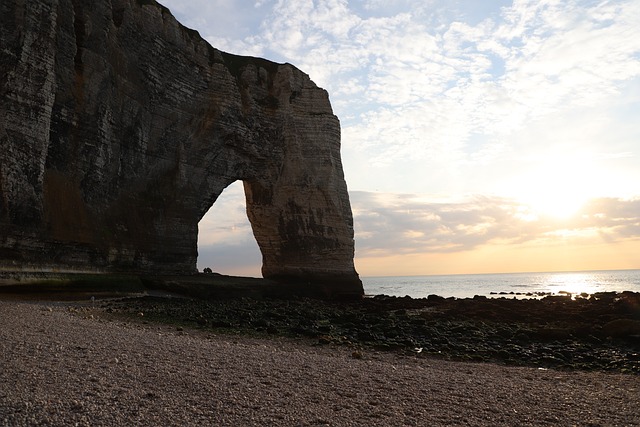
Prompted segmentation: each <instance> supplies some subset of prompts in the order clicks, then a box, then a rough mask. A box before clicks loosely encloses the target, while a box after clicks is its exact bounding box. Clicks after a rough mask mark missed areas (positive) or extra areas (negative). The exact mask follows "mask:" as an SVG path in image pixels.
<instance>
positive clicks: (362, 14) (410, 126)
mask: <svg viewBox="0 0 640 427" xmlns="http://www.w3.org/2000/svg"><path fill="white" fill-rule="evenodd" d="M160 2H161V3H162V4H163V5H165V6H167V7H168V8H169V9H170V10H171V11H172V13H173V14H174V16H176V18H177V19H178V20H179V21H180V22H181V23H182V24H184V25H185V26H187V27H189V28H192V29H195V30H197V31H198V32H199V33H200V35H201V36H202V37H203V38H205V39H206V40H207V41H208V42H209V43H211V45H213V46H214V47H216V48H218V49H221V50H223V51H227V52H231V53H235V54H240V55H250V56H259V57H263V58H267V59H269V60H272V61H275V62H280V63H284V62H288V63H291V64H293V65H295V66H296V67H298V68H300V69H301V70H303V71H304V72H305V73H307V74H309V76H310V77H311V79H312V80H313V81H314V82H315V83H316V84H317V85H318V86H320V87H323V88H325V89H326V90H327V91H328V92H329V96H330V100H331V104H332V106H333V110H334V113H335V114H336V115H337V116H338V118H339V119H340V122H341V129H342V158H343V166H344V172H345V177H346V180H347V185H348V188H349V193H350V199H351V205H352V209H353V214H354V227H355V243H356V259H355V262H356V269H357V270H358V272H359V273H360V275H361V276H397V275H422V274H463V273H464V274H469V273H496V272H517V271H523V272H529V271H575V270H597V269H627V268H632V269H633V268H640V1H639V0H619V1H590V0H537V1H529V0H513V1H506V0H494V1H490V2H487V1H478V0H359V1H356V0H255V1H250V0H246V1H238V0H189V1H184V0H161V1H160ZM244 203H245V202H244V195H243V190H242V186H241V185H240V183H234V184H232V185H231V186H230V187H228V188H227V189H226V190H225V191H224V192H223V194H222V195H221V197H220V198H219V199H218V201H217V202H216V203H215V205H214V206H213V207H212V208H211V209H210V211H209V212H208V213H207V215H206V216H205V217H204V218H203V220H202V221H201V222H200V224H199V226H200V234H199V259H198V266H199V268H200V269H202V268H204V267H210V268H212V269H213V270H214V271H218V272H221V273H224V274H239V275H250V276H260V265H261V255H260V252H259V250H258V247H257V245H256V243H255V239H254V238H253V235H252V233H251V228H250V225H249V223H248V220H247V218H246V213H245V204H244Z"/></svg>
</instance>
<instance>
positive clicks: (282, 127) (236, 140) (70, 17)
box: [0, 0, 362, 295]
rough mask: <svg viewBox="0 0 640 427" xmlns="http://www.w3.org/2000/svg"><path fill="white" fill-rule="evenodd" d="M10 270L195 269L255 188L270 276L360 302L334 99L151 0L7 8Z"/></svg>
mask: <svg viewBox="0 0 640 427" xmlns="http://www.w3.org/2000/svg"><path fill="white" fill-rule="evenodd" d="M0 100H1V103H0V147H1V150H0V270H2V269H4V270H28V269H37V270H43V271H47V270H58V271H61V270H72V271H87V270H89V271H100V272H102V271H104V272H109V271H131V272H142V273H149V272H153V273H157V274H175V273H178V274H185V273H193V272H195V271H196V267H195V266H196V258H197V235H198V222H199V220H200V219H201V218H202V216H203V215H204V214H205V213H206V212H207V210H208V209H209V208H210V207H211V205H212V204H213V203H214V202H215V201H216V199H217V197H218V196H219V195H220V193H221V192H222V190H223V189H224V188H225V187H226V186H228V185H229V184H230V183H232V182H234V181H236V180H242V182H243V184H244V189H245V194H246V201H247V214H248V217H249V220H250V222H251V225H252V227H253V232H254V235H255V238H256V240H257V242H258V245H259V247H260V249H261V251H262V254H263V275H264V276H265V277H267V278H275V279H281V280H288V281H291V280H293V281H297V282H300V283H304V284H305V286H312V287H313V286H319V287H321V288H322V290H323V291H324V292H326V293H328V294H332V295H333V294H354V295H356V294H357V295H359V294H362V284H361V282H360V280H359V278H358V275H357V273H356V271H355V269H354V265H353V256H354V242H353V220H352V214H351V207H350V204H349V198H348V194H347V188H346V183H345V180H344V175H343V171H342V163H341V159H340V124H339V121H338V119H337V117H336V116H335V115H334V114H333V112H332V109H331V105H330V103H329V98H328V94H327V92H326V91H325V90H323V89H321V88H319V87H317V86H316V85H315V84H314V83H313V82H312V81H311V80H310V78H309V76H308V75H306V74H305V73H303V72H302V71H300V70H298V69H297V68H295V67H294V66H292V65H290V64H277V63H274V62H270V61H267V60H265V59H260V58H252V57H242V56H236V55H231V54H228V53H224V52H222V51H219V50H217V49H215V48H213V47H211V46H210V45H209V44H208V43H207V42H206V41H204V40H203V39H202V38H201V37H200V35H199V34H198V33H197V32H196V31H193V30H190V29H187V28H185V27H184V26H182V25H181V24H179V23H178V22H177V21H176V19H175V18H174V17H173V16H172V15H171V13H170V12H169V10H168V9H166V8H164V7H163V6H161V5H159V4H158V3H156V2H155V1H152V0H37V1H34V0H3V1H2V2H1V3H0Z"/></svg>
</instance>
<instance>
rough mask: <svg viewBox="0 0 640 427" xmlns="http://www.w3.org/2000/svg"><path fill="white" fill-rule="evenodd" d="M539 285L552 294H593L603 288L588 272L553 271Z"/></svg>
mask: <svg viewBox="0 0 640 427" xmlns="http://www.w3.org/2000/svg"><path fill="white" fill-rule="evenodd" d="M541 285H543V286H544V287H545V288H546V289H545V291H546V292H550V293H552V294H571V295H580V294H582V293H587V294H593V293H596V292H600V291H602V290H603V287H602V284H601V283H599V282H598V281H597V279H596V277H595V276H594V275H593V274H590V273H554V274H552V275H550V276H548V277H547V278H546V279H545V281H544V282H543V283H541Z"/></svg>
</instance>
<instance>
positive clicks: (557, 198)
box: [523, 183, 588, 219]
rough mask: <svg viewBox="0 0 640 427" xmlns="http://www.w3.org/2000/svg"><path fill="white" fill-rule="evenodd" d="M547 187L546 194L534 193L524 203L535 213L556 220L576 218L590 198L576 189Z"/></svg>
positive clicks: (525, 198)
mask: <svg viewBox="0 0 640 427" xmlns="http://www.w3.org/2000/svg"><path fill="white" fill-rule="evenodd" d="M560 184H561V183H559V184H558V186H559V188H553V187H546V190H547V191H546V192H544V193H538V194H536V193H534V194H531V195H529V197H524V200H523V202H524V203H525V204H527V205H529V206H530V207H531V209H532V211H534V212H535V213H537V214H539V215H543V216H550V217H553V218H556V219H569V218H571V217H573V216H575V215H576V214H577V213H578V212H579V211H580V208H582V206H583V205H584V204H585V203H586V201H587V199H588V197H587V196H585V195H583V194H582V193H581V192H580V191H578V190H577V189H575V188H566V189H563V188H562V185H560Z"/></svg>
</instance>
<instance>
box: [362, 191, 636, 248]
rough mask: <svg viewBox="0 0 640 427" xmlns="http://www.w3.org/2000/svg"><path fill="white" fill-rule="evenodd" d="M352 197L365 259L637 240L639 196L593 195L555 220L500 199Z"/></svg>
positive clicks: (482, 197) (383, 195)
mask: <svg viewBox="0 0 640 427" xmlns="http://www.w3.org/2000/svg"><path fill="white" fill-rule="evenodd" d="M351 196H352V204H353V207H354V217H355V229H356V242H357V248H358V254H359V255H360V256H364V257H370V256H391V255H398V254H417V253H422V254H426V253H451V252H462V251H470V250H474V249H476V248H478V247H480V246H484V245H493V244H500V245H524V244H527V245H540V246H543V245H546V246H553V245H555V244H560V243H561V244H563V245H581V244H590V243H593V242H594V241H597V242H602V241H603V240H604V241H607V242H609V243H612V242H616V241H620V240H626V239H636V240H640V199H633V200H623V199H614V198H600V199H594V200H591V201H589V202H588V203H587V204H585V206H583V207H582V209H580V211H578V212H576V213H575V214H574V216H573V217H571V218H565V219H562V220H560V219H557V218H553V217H550V216H544V215H541V214H538V213H536V212H533V211H532V210H531V208H530V207H528V206H526V205H523V204H522V203H520V202H517V201H515V200H513V199H508V198H502V197H489V196H473V197H470V198H468V199H467V200H463V201H454V202H448V201H440V202H437V201H430V200H425V199H423V198H421V197H420V196H418V195H411V194H377V193H368V192H359V191H356V192H352V194H351Z"/></svg>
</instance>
